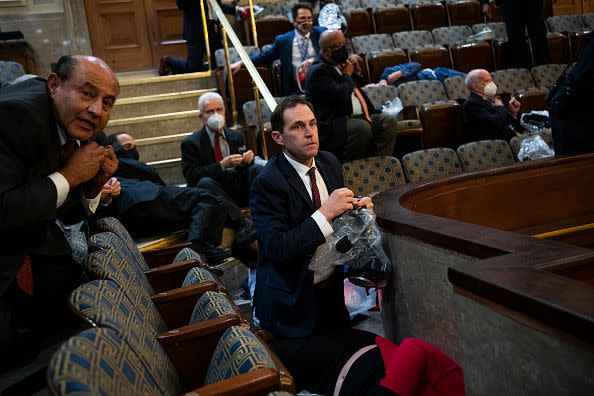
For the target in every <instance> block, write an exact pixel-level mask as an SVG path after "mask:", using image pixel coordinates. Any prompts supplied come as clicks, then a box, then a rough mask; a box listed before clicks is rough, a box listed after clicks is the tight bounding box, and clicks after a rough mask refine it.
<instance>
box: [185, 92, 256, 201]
mask: <svg viewBox="0 0 594 396" xmlns="http://www.w3.org/2000/svg"><path fill="white" fill-rule="evenodd" d="M198 109H199V110H200V115H199V117H200V120H201V121H202V122H203V123H204V126H203V127H202V128H201V129H200V130H198V131H196V132H194V133H193V134H192V135H190V136H188V137H187V138H185V139H184V140H183V142H182V144H181V152H182V167H183V172H184V177H185V178H186V181H187V182H188V187H196V186H199V187H200V186H204V184H210V185H212V184H215V185H218V186H219V187H220V188H222V189H223V190H224V191H225V192H226V193H227V194H228V195H229V196H230V197H231V198H232V199H233V200H234V201H235V203H237V204H238V205H240V206H246V205H247V204H248V202H249V191H250V187H251V185H252V182H253V180H254V178H255V177H256V176H257V175H258V173H259V172H260V170H261V169H262V166H261V165H258V164H255V163H254V153H253V152H252V150H247V149H246V147H245V140H244V138H243V136H241V135H240V134H239V133H237V132H236V131H234V130H232V129H230V128H227V127H225V104H224V103H223V98H222V97H221V95H219V94H218V93H215V92H208V93H206V94H204V95H202V96H201V97H200V99H199V100H198ZM211 187H212V186H211Z"/></svg>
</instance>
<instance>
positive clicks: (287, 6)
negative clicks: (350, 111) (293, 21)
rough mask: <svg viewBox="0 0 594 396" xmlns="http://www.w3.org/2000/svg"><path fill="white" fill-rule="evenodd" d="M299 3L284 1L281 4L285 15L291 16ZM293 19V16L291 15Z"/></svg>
mask: <svg viewBox="0 0 594 396" xmlns="http://www.w3.org/2000/svg"><path fill="white" fill-rule="evenodd" d="M297 3H298V2H297V1H283V2H282V3H281V6H282V9H283V14H284V15H287V16H289V15H290V14H291V11H292V10H293V6H294V5H295V4H297ZM291 17H293V16H292V15H291Z"/></svg>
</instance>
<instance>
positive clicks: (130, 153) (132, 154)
mask: <svg viewBox="0 0 594 396" xmlns="http://www.w3.org/2000/svg"><path fill="white" fill-rule="evenodd" d="M113 151H114V153H115V155H116V157H118V158H132V159H135V160H136V161H138V160H139V158H140V155H139V154H138V150H136V147H132V148H131V149H129V150H126V149H125V148H123V147H122V146H120V145H117V146H116V147H115V148H114V149H113Z"/></svg>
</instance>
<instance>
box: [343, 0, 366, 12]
mask: <svg viewBox="0 0 594 396" xmlns="http://www.w3.org/2000/svg"><path fill="white" fill-rule="evenodd" d="M340 8H341V9H342V11H350V10H356V9H360V8H362V7H361V2H360V1H359V0H341V1H340Z"/></svg>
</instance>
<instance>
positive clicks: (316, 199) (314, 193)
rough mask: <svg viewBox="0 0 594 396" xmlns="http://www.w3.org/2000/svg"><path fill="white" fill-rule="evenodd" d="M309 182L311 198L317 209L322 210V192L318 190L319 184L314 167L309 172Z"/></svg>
mask: <svg viewBox="0 0 594 396" xmlns="http://www.w3.org/2000/svg"><path fill="white" fill-rule="evenodd" d="M307 174H308V175H309V181H310V183H311V197H312V200H313V203H314V206H315V207H316V209H320V206H322V201H321V200H320V190H318V182H317V181H316V167H315V166H313V167H311V168H309V170H308V171H307Z"/></svg>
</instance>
